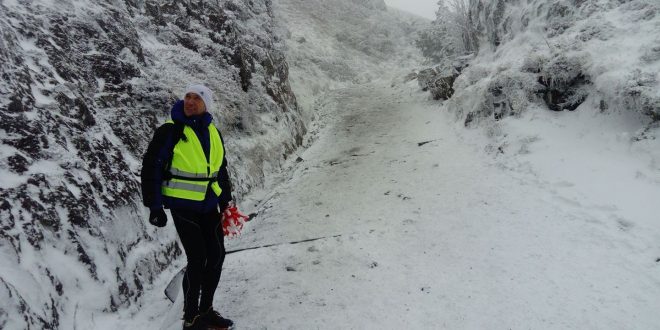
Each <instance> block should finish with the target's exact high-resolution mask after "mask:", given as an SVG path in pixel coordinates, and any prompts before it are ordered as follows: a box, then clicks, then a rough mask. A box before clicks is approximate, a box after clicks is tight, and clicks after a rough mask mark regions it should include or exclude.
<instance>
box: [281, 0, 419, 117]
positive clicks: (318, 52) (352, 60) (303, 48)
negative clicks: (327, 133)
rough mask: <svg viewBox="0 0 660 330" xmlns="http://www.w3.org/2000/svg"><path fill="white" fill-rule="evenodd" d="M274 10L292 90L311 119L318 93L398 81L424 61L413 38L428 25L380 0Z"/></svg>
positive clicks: (318, 1)
mask: <svg viewBox="0 0 660 330" xmlns="http://www.w3.org/2000/svg"><path fill="white" fill-rule="evenodd" d="M274 7H275V15H276V17H277V18H278V20H277V26H278V27H279V29H280V30H281V31H282V32H281V33H280V34H281V35H284V36H286V44H287V46H286V58H287V62H288V63H289V66H290V69H291V74H290V78H291V86H292V88H293V89H294V90H295V91H296V96H297V97H298V101H299V103H300V105H301V106H302V107H303V111H304V113H305V115H306V118H310V120H311V118H314V116H315V113H316V112H318V111H317V110H318V108H319V106H320V105H319V104H318V103H316V101H321V102H322V101H323V100H324V99H325V97H324V96H323V93H325V92H327V91H329V90H332V89H337V88H341V87H346V86H349V85H353V84H360V83H365V82H369V81H371V80H374V79H381V78H384V77H392V76H398V75H400V72H410V71H412V70H413V69H415V68H417V65H418V63H420V62H421V61H422V60H423V58H422V57H421V55H420V52H419V50H418V49H416V48H415V47H414V36H415V35H416V34H417V33H418V32H419V31H420V30H421V29H423V28H424V27H426V26H427V25H428V21H427V20H425V19H423V18H420V17H417V16H415V15H412V14H408V13H405V12H402V11H399V10H396V9H393V8H388V7H387V6H386V5H385V3H384V2H383V1H382V0H363V1H348V0H334V1H322V0H306V1H300V0H278V1H275V3H274Z"/></svg>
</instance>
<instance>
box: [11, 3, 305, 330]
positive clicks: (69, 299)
mask: <svg viewBox="0 0 660 330" xmlns="http://www.w3.org/2000/svg"><path fill="white" fill-rule="evenodd" d="M272 17H273V16H272V9H271V3H270V0H252V1H238V0H220V1H151V0H146V1H144V0H143V1H140V0H126V1H119V0H117V1H75V0H63V1H56V2H52V1H24V0H16V1H3V2H2V4H0V31H2V32H1V35H0V75H1V76H2V78H3V79H2V81H1V82H0V96H1V97H0V141H1V145H0V155H1V156H0V174H1V175H2V182H1V183H0V229H1V230H0V251H1V253H2V260H1V261H0V265H1V266H0V269H1V270H0V301H2V302H1V303H0V328H8V329H9V328H17V329H18V328H27V327H36V328H43V329H53V328H72V325H73V324H75V318H76V314H77V313H83V312H84V311H85V310H86V309H94V310H106V311H113V310H117V309H119V308H121V307H123V306H128V305H130V304H131V303H132V302H135V301H137V299H139V297H140V295H141V293H142V289H143V287H144V286H145V285H149V284H150V283H151V282H152V280H153V274H154V273H157V272H158V271H159V270H160V269H162V268H163V267H165V266H166V265H167V264H168V263H169V262H170V261H171V260H172V259H174V258H177V257H178V256H179V255H181V251H180V250H179V249H178V247H177V244H176V241H175V237H174V235H173V234H172V233H171V232H168V233H164V234H163V232H162V231H161V232H158V233H155V232H154V230H153V229H152V228H149V227H147V226H146V225H145V221H144V213H143V212H144V210H143V208H142V206H141V201H140V196H139V182H138V180H139V171H140V169H139V167H140V161H141V158H142V154H143V153H144V151H145V149H146V145H147V143H148V142H149V140H150V139H151V135H152V133H153V131H154V129H155V128H156V127H157V126H159V125H160V124H161V123H162V122H164V121H165V120H166V119H168V117H169V109H170V106H171V104H172V103H173V101H174V100H175V99H177V98H178V97H181V92H182V91H183V88H185V85H186V84H187V83H190V82H203V83H205V84H207V85H208V86H210V87H211V88H212V89H214V90H215V96H216V97H215V98H216V105H217V106H216V109H213V110H212V111H211V112H212V114H213V115H214V117H215V123H216V125H217V126H218V127H219V128H220V129H221V130H222V131H223V133H224V134H223V135H224V137H225V141H226V145H227V146H226V147H227V149H228V152H229V154H228V160H229V162H230V172H231V173H232V174H233V175H232V176H233V179H234V184H235V186H236V188H237V191H236V192H235V194H240V193H243V192H245V191H247V190H249V189H250V188H251V187H254V186H258V185H260V184H261V183H262V182H263V175H264V174H263V171H264V168H265V167H267V168H273V167H275V168H276V167H277V166H278V165H279V162H280V161H281V160H283V159H284V158H285V157H286V155H287V154H288V153H290V152H291V151H292V150H293V149H294V148H295V147H296V146H297V145H298V144H300V143H301V141H302V136H303V135H304V133H305V127H304V124H303V122H302V121H301V119H300V114H299V109H298V105H297V102H296V99H295V96H294V94H293V93H292V91H291V88H290V86H289V83H288V66H287V63H286V61H285V59H284V56H283V53H282V52H281V48H282V45H281V42H280V39H279V38H278V36H277V35H275V33H274V32H273V29H272V26H273V19H272ZM159 235H160V236H159Z"/></svg>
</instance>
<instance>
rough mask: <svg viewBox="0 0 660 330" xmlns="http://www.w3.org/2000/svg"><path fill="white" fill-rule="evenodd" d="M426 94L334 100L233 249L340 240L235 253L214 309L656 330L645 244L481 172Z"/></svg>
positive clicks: (338, 319)
mask: <svg viewBox="0 0 660 330" xmlns="http://www.w3.org/2000/svg"><path fill="white" fill-rule="evenodd" d="M419 100H420V95H411V94H410V93H409V92H408V91H405V89H404V88H390V87H380V86H376V85H374V86H362V87H358V88H355V89H353V90H343V91H338V92H334V93H333V95H332V100H331V101H333V102H336V108H337V109H340V110H341V111H340V112H338V114H339V117H338V118H336V120H330V123H329V124H328V126H327V127H325V128H324V129H322V130H321V132H320V135H319V137H318V141H317V142H316V143H314V145H313V146H312V147H310V148H309V149H307V150H306V151H305V152H304V153H303V154H301V155H300V156H301V157H302V158H303V159H304V162H301V163H300V164H298V166H297V167H296V168H295V173H293V174H292V175H291V177H292V178H291V179H290V180H288V181H287V182H286V183H285V184H283V185H282V186H280V187H279V188H278V189H277V191H276V194H275V197H273V198H272V199H271V200H269V201H268V202H267V203H266V205H265V211H263V212H262V214H260V215H259V217H258V218H257V219H256V220H255V222H254V223H251V224H250V225H249V226H248V229H250V231H248V232H246V233H245V234H244V236H243V237H242V238H241V239H239V240H237V241H231V242H229V243H228V247H229V249H232V248H240V247H248V246H255V245H262V244H269V243H277V242H286V241H295V240H301V239H307V238H315V237H324V236H326V237H327V236H333V235H341V236H340V237H336V238H328V239H324V240H318V241H314V242H309V243H302V244H297V245H282V246H278V247H272V248H263V249H258V250H252V251H245V252H241V253H239V254H235V255H231V256H230V257H228V259H227V261H226V264H225V269H226V271H225V273H224V275H223V281H222V283H221V286H220V290H219V291H220V292H219V294H217V295H216V300H217V305H219V306H220V307H221V310H223V311H226V313H227V315H228V316H231V317H232V318H234V319H235V320H236V322H237V324H239V325H241V326H240V328H241V329H265V328H268V329H286V328H296V329H315V328H319V329H330V328H334V327H335V326H339V327H342V328H350V329H383V328H397V327H405V328H409V329H422V328H424V329H432V328H446V329H484V328H490V329H503V328H513V329H521V328H531V329H550V328H554V329H557V328H573V329H596V328H598V329H603V328H609V329H624V328H635V329H652V328H658V327H660V318H657V317H656V316H657V311H658V310H660V298H658V297H660V280H659V276H658V267H657V266H656V265H655V264H654V262H655V260H650V258H651V257H650V254H649V251H647V250H648V247H649V245H650V244H651V242H644V239H641V241H640V239H639V237H635V236H634V234H633V233H625V232H623V231H622V229H621V228H617V227H616V225H615V224H606V223H602V222H600V221H595V220H593V219H592V218H591V217H590V216H589V214H588V212H589V211H588V210H583V211H584V212H587V215H585V213H584V212H577V213H576V212H572V210H573V208H571V207H562V205H561V204H558V202H556V200H557V199H556V198H553V196H552V193H550V192H547V191H545V190H542V189H539V187H537V186H535V185H533V184H532V185H528V184H524V182H521V181H520V180H513V179H512V178H511V177H509V176H507V174H506V173H505V172H503V171H502V170H500V169H497V168H496V167H493V166H488V165H486V163H487V162H485V161H484V157H485V156H483V155H480V154H479V153H478V152H476V151H475V150H474V149H473V148H472V147H470V146H468V145H466V144H465V143H463V142H461V141H460V139H458V138H457V136H456V134H455V131H454V129H453V128H452V126H451V125H450V124H449V122H448V120H447V118H446V116H445V115H444V114H442V113H441V112H440V111H439V110H438V107H437V105H436V106H435V107H434V106H433V105H431V104H423V103H420V102H419ZM330 103H332V102H330ZM327 116H328V117H329V118H331V119H332V118H334V117H333V116H334V113H333V112H332V111H331V112H330V113H329V114H328V115H327ZM425 141H432V142H429V143H427V144H423V145H421V146H420V145H418V143H419V142H425ZM599 212H600V211H599ZM592 213H593V212H592ZM622 233H623V234H622ZM655 233H657V229H655ZM642 238H643V237H642ZM645 243H646V244H645ZM644 257H646V258H647V259H644ZM222 297H232V298H231V300H230V301H225V300H223V299H222Z"/></svg>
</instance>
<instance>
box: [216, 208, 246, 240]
mask: <svg viewBox="0 0 660 330" xmlns="http://www.w3.org/2000/svg"><path fill="white" fill-rule="evenodd" d="M249 219H250V218H249V217H248V216H247V215H245V214H243V213H241V212H239V211H238V207H236V204H234V202H233V201H232V202H229V205H228V206H227V208H226V209H225V211H224V212H222V233H223V234H224V235H225V236H227V237H234V236H237V235H240V233H241V229H243V225H244V224H245V222H246V221H248V220H249Z"/></svg>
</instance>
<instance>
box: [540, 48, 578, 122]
mask: <svg viewBox="0 0 660 330" xmlns="http://www.w3.org/2000/svg"><path fill="white" fill-rule="evenodd" d="M586 61H587V57H586V56H570V57H569V56H566V55H564V54H558V55H556V56H555V57H554V58H552V59H551V60H550V61H548V62H547V63H546V64H545V65H544V66H543V69H542V70H541V75H540V76H539V80H538V81H539V83H540V84H542V85H543V86H545V87H546V88H545V90H543V91H542V92H541V94H542V97H543V100H544V101H545V103H546V104H547V105H548V107H549V108H550V109H551V110H554V111H562V110H571V111H572V110H575V109H576V108H577V107H578V106H580V104H582V102H583V101H584V100H585V99H586V98H587V95H588V89H587V88H585V86H586V85H588V84H590V81H589V78H588V77H587V76H586V75H585V74H584V72H583V66H584V64H585V63H586Z"/></svg>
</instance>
